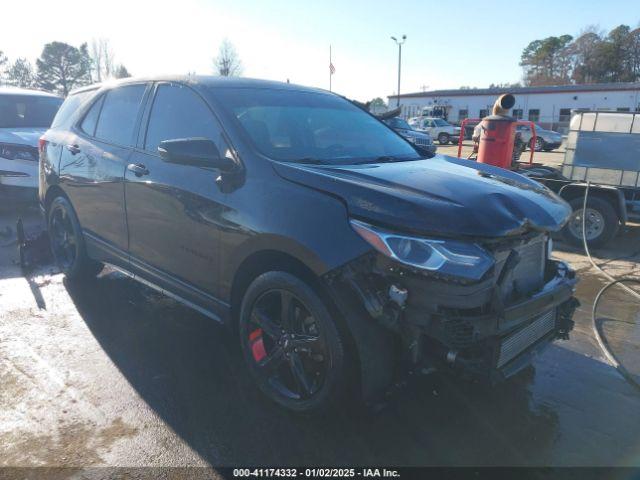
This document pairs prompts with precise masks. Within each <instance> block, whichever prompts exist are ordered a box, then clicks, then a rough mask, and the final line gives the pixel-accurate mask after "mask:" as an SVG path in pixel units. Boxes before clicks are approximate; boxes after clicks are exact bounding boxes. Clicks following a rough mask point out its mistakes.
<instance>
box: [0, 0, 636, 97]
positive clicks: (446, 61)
mask: <svg viewBox="0 0 640 480" xmlns="http://www.w3.org/2000/svg"><path fill="white" fill-rule="evenodd" d="M2 20H3V21H2V27H1V28H0V50H3V51H4V52H5V54H7V55H8V56H9V58H10V59H11V60H13V59H15V58H16V57H18V56H23V57H27V58H28V59H29V60H31V61H34V60H35V59H36V58H37V57H38V56H39V54H40V52H41V50H42V46H43V45H44V44H45V43H46V42H50V41H53V40H58V41H64V42H67V43H71V44H73V45H76V46H77V45H79V44H80V43H82V42H90V41H91V39H92V38H100V37H103V38H107V39H109V40H110V42H111V46H112V48H113V50H114V52H115V55H116V60H117V61H118V62H121V63H123V64H124V65H125V66H126V67H127V68H128V69H129V71H130V72H132V73H133V74H134V75H150V74H159V73H176V74H181V73H187V72H196V73H198V74H209V73H211V72H212V58H213V57H214V56H215V55H216V52H217V49H218V46H219V44H220V42H221V41H222V39H223V38H225V37H226V38H228V39H229V40H230V41H231V42H232V43H233V44H234V45H235V46H236V49H237V50H238V53H239V54H240V57H241V59H242V63H243V65H244V75H245V76H248V77H256V78H268V79H273V80H281V81H286V80H287V79H290V80H291V82H292V83H299V84H303V85H312V86H317V87H322V88H328V87H329V80H328V79H329V68H328V62H329V58H328V57H329V45H330V44H331V45H332V46H333V64H334V66H335V68H336V73H335V75H334V76H333V89H334V91H337V92H339V93H342V94H344V95H347V96H348V97H351V98H356V99H359V100H369V99H371V98H373V97H375V96H382V97H386V96H387V95H390V94H392V93H395V91H396V89H397V87H396V82H397V58H398V57H397V55H398V50H397V47H396V46H395V44H394V43H393V41H392V40H391V39H390V38H389V37H390V36H391V35H395V36H401V35H402V34H406V35H407V37H408V38H407V41H406V44H405V46H404V47H403V64H402V68H403V74H402V87H401V91H402V92H405V93H406V92H409V91H419V90H421V89H422V88H423V87H426V88H428V89H437V88H456V87H459V86H461V85H468V86H477V87H484V86H488V85H489V84H490V83H492V82H493V83H502V82H516V81H518V80H520V78H521V69H520V67H519V66H518V61H519V59H520V53H521V52H522V49H523V48H524V47H525V46H526V45H527V44H528V43H529V42H530V41H531V40H534V39H537V38H544V37H546V36H550V35H561V34H564V33H569V34H572V35H575V34H577V33H579V32H580V30H582V29H583V28H584V27H586V26H588V25H594V24H595V25H598V26H599V27H601V28H602V29H604V30H609V29H610V28H612V27H614V26H617V25H619V24H620V23H626V24H629V25H631V26H637V25H638V22H639V21H640V2H639V1H638V0H607V1H604V0H581V1H577V0H576V1H568V0H564V1H560V0H553V1H547V0H536V1H533V2H531V1H525V2H517V1H506V0H505V1H502V0H498V1H496V0H485V1H478V0H473V1H467V0H464V1H461V0H457V1H442V0H440V1H431V0H422V1H420V0H416V1H392V0H386V1H379V0H369V1H349V0H337V1H333V0H323V1H314V2H312V1H306V0H280V1H266V0H263V1H259V0H251V1H243V0H227V1H218V0H173V1H163V0H156V1H146V0H145V1H142V0H110V1H107V0H105V1H100V2H94V1H91V0H46V1H28V0H22V1H5V2H3V4H2ZM385 99H386V98H385Z"/></svg>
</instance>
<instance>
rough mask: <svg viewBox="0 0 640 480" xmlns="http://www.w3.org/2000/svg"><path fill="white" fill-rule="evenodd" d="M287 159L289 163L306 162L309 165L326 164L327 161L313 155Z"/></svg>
mask: <svg viewBox="0 0 640 480" xmlns="http://www.w3.org/2000/svg"><path fill="white" fill-rule="evenodd" d="M287 161H288V162H291V163H306V164H309V165H326V164H327V162H325V161H323V160H320V159H318V158H313V157H304V158H296V159H294V160H287Z"/></svg>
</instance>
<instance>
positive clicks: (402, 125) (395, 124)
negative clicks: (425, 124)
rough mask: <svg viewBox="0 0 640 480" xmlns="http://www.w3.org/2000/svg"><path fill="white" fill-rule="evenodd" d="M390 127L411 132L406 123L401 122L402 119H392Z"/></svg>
mask: <svg viewBox="0 0 640 480" xmlns="http://www.w3.org/2000/svg"><path fill="white" fill-rule="evenodd" d="M391 126H392V127H393V128H402V129H404V130H411V126H410V125H409V124H408V123H407V121H406V120H403V119H402V118H392V119H391Z"/></svg>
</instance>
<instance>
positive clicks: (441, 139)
mask: <svg viewBox="0 0 640 480" xmlns="http://www.w3.org/2000/svg"><path fill="white" fill-rule="evenodd" d="M449 139H450V137H449V134H448V133H445V132H442V133H439V134H438V143H439V144H440V145H446V144H447V143H449Z"/></svg>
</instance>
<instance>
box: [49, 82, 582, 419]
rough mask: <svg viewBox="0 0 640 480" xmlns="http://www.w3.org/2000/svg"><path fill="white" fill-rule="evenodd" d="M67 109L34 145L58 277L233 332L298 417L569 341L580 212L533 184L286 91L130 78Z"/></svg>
mask: <svg viewBox="0 0 640 480" xmlns="http://www.w3.org/2000/svg"><path fill="white" fill-rule="evenodd" d="M78 97H80V98H78ZM72 104H76V105H78V107H77V108H76V109H73V108H71V107H69V108H65V107H63V108H62V109H61V111H60V113H59V114H58V116H57V117H56V121H55V122H54V126H53V127H52V128H51V129H49V130H48V131H47V133H46V134H45V135H44V136H43V139H42V144H41V169H40V173H41V184H40V201H41V204H42V207H43V209H44V211H45V212H46V217H47V225H48V229H49V237H50V241H51V248H52V251H53V254H54V257H55V259H56V262H57V264H58V266H59V268H60V269H61V270H62V272H64V274H65V275H66V276H67V278H68V280H69V281H78V280H82V279H86V278H89V277H92V276H95V275H96V274H97V273H98V272H99V271H100V270H101V268H102V264H103V263H109V264H111V265H114V266H115V267H116V268H117V269H119V270H121V271H123V272H125V273H126V274H127V275H129V276H131V277H132V278H134V279H137V280H140V281H141V282H143V283H144V284H146V285H148V286H149V287H151V288H155V289H157V290H159V291H162V292H165V293H167V294H168V295H170V296H171V297H173V298H174V299H176V300H178V301H180V302H183V303H184V304H186V305H188V306H190V307H192V308H194V309H196V310H197V311H199V312H201V313H202V314H204V315H206V316H208V317H210V318H212V319H214V320H216V321H219V322H222V323H224V324H226V325H228V326H229V327H230V328H233V329H235V330H236V331H237V332H238V338H239V343H240V348H241V350H242V353H243V356H244V358H245V360H246V362H247V365H248V371H249V374H250V375H251V377H252V378H253V380H255V382H256V383H257V385H258V387H259V388H260V389H261V390H262V391H263V392H264V394H265V395H266V396H268V397H269V398H270V399H272V400H273V401H275V402H277V403H279V404H280V405H282V406H284V407H286V408H288V409H290V410H293V411H298V412H313V411H317V410H320V409H325V408H328V407H330V406H334V405H344V403H343V402H344V401H345V400H347V399H349V398H352V396H353V395H355V394H359V395H360V396H362V397H364V398H365V399H371V398H375V396H376V395H377V394H379V393H380V392H382V391H384V389H385V388H386V387H387V386H388V385H390V384H391V383H392V381H393V379H394V372H395V371H397V370H398V367H399V366H401V365H404V368H409V369H422V368H424V367H425V365H430V366H433V365H436V366H438V367H440V368H443V369H447V370H449V371H451V372H453V371H455V370H458V369H459V370H461V371H464V372H468V373H469V374H471V375H476V376H478V377H481V378H484V379H491V380H499V379H503V378H506V377H509V376H511V375H513V374H514V373H516V372H517V371H519V370H520V369H521V368H522V367H523V366H525V365H526V364H527V362H528V359H529V358H530V355H531V354H532V353H533V352H534V351H536V350H537V349H539V348H541V347H543V346H545V345H547V344H548V343H549V342H550V341H551V340H553V339H555V338H559V337H565V336H566V335H567V334H568V331H569V330H570V329H571V326H572V322H571V320H570V319H571V315H572V311H573V308H574V304H573V302H574V300H572V292H573V286H574V283H575V278H574V274H573V272H572V271H571V270H570V268H569V267H568V266H567V265H566V264H564V263H562V262H560V261H557V260H555V259H553V258H552V257H551V242H550V240H549V235H550V233H551V232H554V231H557V230H559V229H560V228H561V227H562V226H563V225H564V223H565V221H566V220H567V218H568V217H569V214H570V212H571V210H570V208H569V206H568V205H567V204H566V203H565V202H564V201H563V200H561V199H560V198H559V197H557V196H556V195H555V194H553V193H551V192H550V191H549V190H548V189H546V188H545V187H543V186H541V185H540V184H539V183H537V182H535V181H533V180H530V179H527V178H526V177H523V176H520V175H517V174H514V173H512V172H508V171H505V170H501V169H498V168H494V167H491V166H488V165H480V164H475V163H472V162H468V161H465V160H459V159H455V158H450V157H444V156H437V155H436V156H435V157H433V158H429V159H425V158H424V156H423V155H421V154H420V153H419V151H418V150H417V149H416V148H415V147H414V146H412V144H411V143H409V142H407V141H405V140H403V139H402V138H400V137H399V136H398V135H397V134H395V133H394V132H392V131H391V130H390V129H389V128H388V127H387V126H386V125H384V124H383V123H382V122H380V121H379V120H378V119H376V118H374V117H373V116H371V115H369V114H368V113H366V112H364V111H363V110H362V109H360V108H358V107H357V106H355V105H353V104H352V103H351V102H349V101H347V100H346V99H344V98H342V97H340V96H337V95H335V94H332V93H330V92H326V91H324V90H317V89H312V88H307V87H301V86H296V85H292V84H283V83H277V82H267V81H259V80H248V79H238V78H224V77H222V78H220V77H195V76H189V77H173V78H167V77H161V78H157V79H126V80H123V81H119V82H116V83H114V84H109V85H104V86H102V87H100V88H99V89H81V90H79V91H77V92H74V93H72V94H71V95H69V97H68V98H67V100H66V102H65V106H66V105H72ZM221 368H224V366H221ZM203 380H205V379H203Z"/></svg>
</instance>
